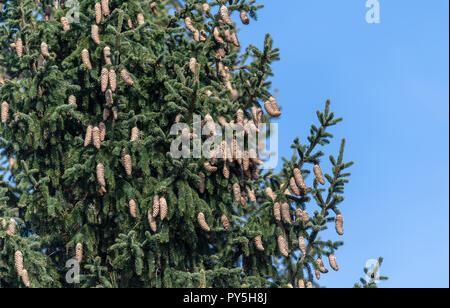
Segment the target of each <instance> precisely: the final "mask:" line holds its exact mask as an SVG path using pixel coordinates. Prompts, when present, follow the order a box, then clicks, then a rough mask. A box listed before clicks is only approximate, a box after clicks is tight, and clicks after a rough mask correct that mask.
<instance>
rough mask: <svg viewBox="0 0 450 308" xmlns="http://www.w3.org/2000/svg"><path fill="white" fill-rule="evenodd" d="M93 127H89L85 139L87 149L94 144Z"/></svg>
mask: <svg viewBox="0 0 450 308" xmlns="http://www.w3.org/2000/svg"><path fill="white" fill-rule="evenodd" d="M92 130H93V127H92V125H88V127H87V129H86V136H85V137H84V147H87V146H88V145H89V144H91V142H92Z"/></svg>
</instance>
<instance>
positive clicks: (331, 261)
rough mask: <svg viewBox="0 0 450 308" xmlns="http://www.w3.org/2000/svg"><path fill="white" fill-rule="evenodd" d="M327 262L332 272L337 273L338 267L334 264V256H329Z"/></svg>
mask: <svg viewBox="0 0 450 308" xmlns="http://www.w3.org/2000/svg"><path fill="white" fill-rule="evenodd" d="M328 261H329V263H330V267H331V268H332V269H333V270H334V271H336V272H337V271H339V266H338V264H337V262H336V256H335V255H334V254H332V253H331V254H330V255H329V256H328Z"/></svg>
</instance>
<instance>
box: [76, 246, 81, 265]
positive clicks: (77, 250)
mask: <svg viewBox="0 0 450 308" xmlns="http://www.w3.org/2000/svg"><path fill="white" fill-rule="evenodd" d="M75 258H76V259H77V262H78V263H81V261H83V244H81V243H77V245H76V247H75Z"/></svg>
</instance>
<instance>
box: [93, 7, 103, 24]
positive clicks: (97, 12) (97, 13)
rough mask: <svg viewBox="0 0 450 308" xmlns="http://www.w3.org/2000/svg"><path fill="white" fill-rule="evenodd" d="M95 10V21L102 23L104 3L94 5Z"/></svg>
mask: <svg viewBox="0 0 450 308" xmlns="http://www.w3.org/2000/svg"><path fill="white" fill-rule="evenodd" d="M94 11H95V22H96V23H97V24H100V23H101V22H102V5H101V4H100V3H99V2H97V3H96V4H95V6H94Z"/></svg>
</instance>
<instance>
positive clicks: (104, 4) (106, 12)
mask: <svg viewBox="0 0 450 308" xmlns="http://www.w3.org/2000/svg"><path fill="white" fill-rule="evenodd" d="M101 3H102V13H103V15H105V16H108V15H109V14H111V12H110V10H109V3H108V0H102V1H101Z"/></svg>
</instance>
